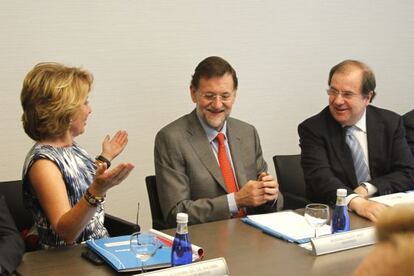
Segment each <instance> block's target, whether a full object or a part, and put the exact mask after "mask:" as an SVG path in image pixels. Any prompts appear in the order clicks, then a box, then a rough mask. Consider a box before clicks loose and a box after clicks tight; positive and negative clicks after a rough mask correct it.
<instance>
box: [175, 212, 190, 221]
mask: <svg viewBox="0 0 414 276" xmlns="http://www.w3.org/2000/svg"><path fill="white" fill-rule="evenodd" d="M177 223H188V214H186V213H177Z"/></svg>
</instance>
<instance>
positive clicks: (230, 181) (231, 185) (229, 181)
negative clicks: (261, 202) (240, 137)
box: [216, 133, 246, 217]
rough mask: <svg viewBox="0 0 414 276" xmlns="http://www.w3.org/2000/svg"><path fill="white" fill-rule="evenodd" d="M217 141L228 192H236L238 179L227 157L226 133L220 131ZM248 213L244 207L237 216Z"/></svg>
mask: <svg viewBox="0 0 414 276" xmlns="http://www.w3.org/2000/svg"><path fill="white" fill-rule="evenodd" d="M216 138H217V142H218V153H217V157H218V160H219V164H220V170H221V174H222V175H223V178H224V183H226V188H227V192H228V193H235V192H237V190H238V189H237V185H236V179H235V178H234V174H233V169H232V167H231V164H230V161H229V159H228V158H227V152H226V146H225V145H224V134H223V133H219V134H217V137H216ZM245 215H246V213H245V212H244V210H243V209H240V210H239V213H238V214H237V215H236V217H244V216H245Z"/></svg>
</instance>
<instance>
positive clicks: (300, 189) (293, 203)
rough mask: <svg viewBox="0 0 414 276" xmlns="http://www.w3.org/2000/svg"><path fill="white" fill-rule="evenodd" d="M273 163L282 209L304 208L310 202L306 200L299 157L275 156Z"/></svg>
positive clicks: (297, 155) (296, 155)
mask: <svg viewBox="0 0 414 276" xmlns="http://www.w3.org/2000/svg"><path fill="white" fill-rule="evenodd" d="M273 162H274V164H275V169H276V175H277V179H278V182H279V189H280V191H281V192H282V193H283V198H284V209H289V210H294V209H299V208H304V207H305V206H306V204H308V203H310V201H309V200H308V199H307V198H306V184H305V177H304V175H303V170H302V166H301V164H300V155H299V154H295V155H275V156H273Z"/></svg>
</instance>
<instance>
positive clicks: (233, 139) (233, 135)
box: [227, 119, 247, 188]
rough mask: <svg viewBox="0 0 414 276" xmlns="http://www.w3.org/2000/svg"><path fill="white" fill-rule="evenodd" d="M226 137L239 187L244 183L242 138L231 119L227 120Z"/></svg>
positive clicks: (245, 180)
mask: <svg viewBox="0 0 414 276" xmlns="http://www.w3.org/2000/svg"><path fill="white" fill-rule="evenodd" d="M227 137H228V139H229V140H228V143H229V146H230V151H231V159H232V161H233V166H234V171H235V175H236V179H237V184H238V186H239V188H241V187H242V186H243V185H244V184H246V182H247V179H246V173H245V171H244V164H243V153H242V152H241V149H242V148H243V147H242V144H241V143H242V140H241V138H242V137H241V135H240V134H239V133H238V132H237V128H236V127H234V126H233V124H232V120H231V119H228V120H227Z"/></svg>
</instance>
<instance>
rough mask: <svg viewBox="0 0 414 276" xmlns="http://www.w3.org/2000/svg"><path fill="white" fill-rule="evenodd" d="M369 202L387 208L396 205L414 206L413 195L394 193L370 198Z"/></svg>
mask: <svg viewBox="0 0 414 276" xmlns="http://www.w3.org/2000/svg"><path fill="white" fill-rule="evenodd" d="M369 200H372V201H376V202H379V203H382V204H385V205H387V206H394V205H396V204H404V203H405V204H406V203H411V204H414V193H395V194H389V195H383V196H377V197H371V198H369Z"/></svg>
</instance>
